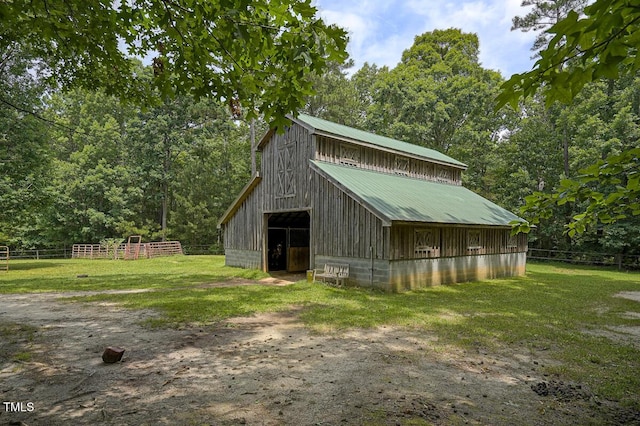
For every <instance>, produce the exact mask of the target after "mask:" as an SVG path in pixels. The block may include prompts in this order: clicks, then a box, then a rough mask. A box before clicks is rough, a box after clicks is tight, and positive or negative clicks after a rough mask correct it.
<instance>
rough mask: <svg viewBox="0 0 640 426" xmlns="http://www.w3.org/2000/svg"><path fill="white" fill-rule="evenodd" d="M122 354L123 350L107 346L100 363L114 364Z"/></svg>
mask: <svg viewBox="0 0 640 426" xmlns="http://www.w3.org/2000/svg"><path fill="white" fill-rule="evenodd" d="M123 354H124V349H122V348H118V347H116V346H109V347H107V348H106V349H105V350H104V352H103V353H102V361H104V362H105V363H107V364H113V363H114V362H118V361H120V360H121V359H122V355H123Z"/></svg>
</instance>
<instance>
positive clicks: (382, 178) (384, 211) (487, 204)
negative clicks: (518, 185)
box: [311, 161, 520, 226]
mask: <svg viewBox="0 0 640 426" xmlns="http://www.w3.org/2000/svg"><path fill="white" fill-rule="evenodd" d="M311 163H312V165H313V166H312V167H313V168H314V169H315V170H317V171H318V172H320V173H321V174H322V175H323V176H325V177H327V178H328V179H329V180H330V181H331V182H333V183H334V184H336V185H337V186H338V187H339V188H342V189H343V190H345V191H346V192H347V193H348V194H349V195H350V196H352V197H354V198H355V199H356V200H357V201H359V202H360V203H362V204H363V205H364V206H365V207H367V208H368V209H369V210H371V211H372V212H374V213H376V214H377V215H379V216H382V217H381V219H383V220H385V221H387V222H394V221H400V222H429V223H442V224H463V225H484V226H508V225H509V222H511V221H512V220H518V219H520V218H519V217H518V216H516V215H514V214H513V213H511V212H509V211H508V210H505V209H503V208H502V207H500V206H498V205H496V204H494V203H492V202H491V201H489V200H487V199H486V198H483V197H481V196H480V195H478V194H476V193H474V192H473V191H470V190H469V189H467V188H464V187H462V186H458V185H449V184H444V183H437V182H429V181H425V180H420V179H414V178H409V177H405V176H398V175H392V174H386V173H380V172H375V171H370V170H365V169H358V168H355V167H347V166H342V165H338V164H332V163H325V162H322V161H311Z"/></svg>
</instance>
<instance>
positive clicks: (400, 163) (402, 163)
mask: <svg viewBox="0 0 640 426" xmlns="http://www.w3.org/2000/svg"><path fill="white" fill-rule="evenodd" d="M410 171H411V162H410V161H409V159H408V158H406V157H401V156H399V155H396V169H395V172H396V174H397V175H401V176H409V172H410Z"/></svg>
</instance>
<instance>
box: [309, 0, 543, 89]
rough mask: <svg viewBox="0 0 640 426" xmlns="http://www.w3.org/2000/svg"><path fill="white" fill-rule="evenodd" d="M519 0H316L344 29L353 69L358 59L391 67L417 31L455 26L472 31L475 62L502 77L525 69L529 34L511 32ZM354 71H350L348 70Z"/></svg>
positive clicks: (322, 11) (519, 12)
mask: <svg viewBox="0 0 640 426" xmlns="http://www.w3.org/2000/svg"><path fill="white" fill-rule="evenodd" d="M520 4H521V0H484V1H483V0H475V1H473V0H463V1H449V0H410V1H402V0H395V1H372V0H352V1H349V2H346V1H344V0H317V1H316V6H317V7H318V9H319V10H320V14H321V16H322V17H323V18H324V19H325V21H326V22H329V23H336V24H338V25H340V26H342V27H344V28H346V29H347V30H348V31H349V35H350V43H349V48H348V49H349V53H350V55H351V57H352V58H353V59H354V61H355V63H356V67H355V68H356V69H358V68H360V67H361V66H362V64H363V63H364V62H369V63H375V64H377V65H378V66H383V65H387V66H389V67H394V66H395V65H396V64H397V63H398V62H399V61H400V58H401V57H402V52H403V51H404V50H405V49H408V48H409V47H411V45H412V44H413V41H414V38H415V36H417V35H420V34H423V33H425V32H427V31H433V30H434V29H446V28H459V29H461V30H462V31H463V32H472V33H476V34H478V37H479V40H480V62H481V63H482V65H483V66H484V67H485V68H490V69H495V70H498V71H500V72H501V73H502V74H503V76H505V77H508V76H510V75H511V74H512V73H514V72H524V71H528V70H529V69H530V68H531V66H532V64H533V62H532V61H531V60H530V59H529V58H530V56H531V52H530V47H531V45H532V44H533V39H534V38H535V34H533V33H523V32H521V31H511V20H512V19H513V17H514V16H516V15H524V14H525V13H526V12H527V9H524V8H522V7H521V6H520ZM354 71H355V70H354Z"/></svg>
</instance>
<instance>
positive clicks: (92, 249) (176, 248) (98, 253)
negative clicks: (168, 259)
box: [71, 241, 184, 260]
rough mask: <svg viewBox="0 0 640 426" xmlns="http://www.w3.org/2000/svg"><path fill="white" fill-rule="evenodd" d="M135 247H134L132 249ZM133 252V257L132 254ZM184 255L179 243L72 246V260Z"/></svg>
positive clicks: (131, 258)
mask: <svg viewBox="0 0 640 426" xmlns="http://www.w3.org/2000/svg"><path fill="white" fill-rule="evenodd" d="M132 245H135V247H132ZM134 252H135V256H133V255H132V253H134ZM181 254H184V252H183V250H182V245H181V244H180V241H158V242H152V243H132V244H120V246H118V248H117V249H115V250H114V249H107V248H106V247H103V246H101V245H100V244H74V245H73V247H72V249H71V257H72V258H73V259H128V260H135V259H138V258H152V257H161V256H176V255H181Z"/></svg>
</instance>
